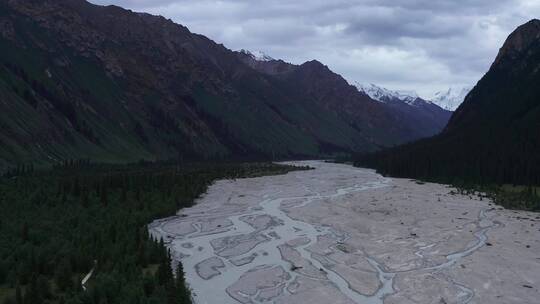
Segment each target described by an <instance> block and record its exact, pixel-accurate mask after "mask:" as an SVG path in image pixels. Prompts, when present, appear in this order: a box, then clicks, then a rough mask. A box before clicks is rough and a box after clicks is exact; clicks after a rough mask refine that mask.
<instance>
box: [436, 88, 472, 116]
mask: <svg viewBox="0 0 540 304" xmlns="http://www.w3.org/2000/svg"><path fill="white" fill-rule="evenodd" d="M471 90H472V87H464V88H461V89H456V88H449V89H448V90H447V91H439V92H437V93H435V94H434V95H433V97H432V98H431V101H433V103H435V104H437V105H439V106H440V107H441V108H443V109H445V110H448V111H455V110H456V109H457V107H459V105H460V104H461V103H462V102H463V100H464V99H465V97H467V94H469V92H470V91H471Z"/></svg>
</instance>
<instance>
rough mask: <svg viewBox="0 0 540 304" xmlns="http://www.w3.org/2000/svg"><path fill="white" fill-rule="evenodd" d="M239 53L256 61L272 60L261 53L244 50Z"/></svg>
mask: <svg viewBox="0 0 540 304" xmlns="http://www.w3.org/2000/svg"><path fill="white" fill-rule="evenodd" d="M240 53H242V54H245V55H248V56H250V57H251V58H252V59H253V60H256V61H273V60H275V59H274V58H272V57H270V56H268V55H267V54H266V53H264V52H261V51H248V50H245V49H241V50H240Z"/></svg>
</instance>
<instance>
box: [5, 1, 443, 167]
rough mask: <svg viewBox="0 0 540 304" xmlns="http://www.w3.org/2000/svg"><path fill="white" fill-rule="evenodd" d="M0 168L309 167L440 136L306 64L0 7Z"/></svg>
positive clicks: (113, 10) (173, 32) (109, 18)
mask: <svg viewBox="0 0 540 304" xmlns="http://www.w3.org/2000/svg"><path fill="white" fill-rule="evenodd" d="M0 6H1V8H2V12H1V13H0V34H1V35H0V51H2V53H3V54H4V58H3V64H2V65H1V66H0V95H1V96H3V98H4V100H9V101H10V102H9V103H0V108H1V110H2V111H0V112H1V113H2V114H0V122H2V124H3V128H2V130H1V131H0V142H1V143H2V145H1V146H0V164H1V165H0V166H2V165H4V166H5V165H8V164H14V163H24V162H37V163H41V164H46V163H56V162H60V161H62V160H63V159H76V158H91V159H94V160H98V161H107V162H126V161H136V160H139V159H150V160H153V159H169V158H177V157H182V158H202V159H205V158H243V159H245V158H253V157H254V158H270V157H274V156H275V157H281V158H291V157H303V158H304V157H321V156H325V155H327V156H328V155H333V154H335V153H351V152H358V151H374V150H377V149H380V148H381V147H384V146H392V145H395V144H398V143H403V142H408V141H412V140H414V139H418V138H420V137H424V136H429V135H431V134H433V133H436V132H439V131H440V130H441V127H440V126H438V125H434V124H431V123H429V124H427V125H423V126H418V125H417V123H416V121H415V120H416V118H415V117H414V115H411V114H410V113H407V112H403V111H400V110H397V109H395V108H391V107H387V106H384V105H381V104H380V103H378V102H375V101H373V100H372V99H371V98H369V97H368V96H366V95H363V94H361V93H359V92H358V91H357V90H356V89H355V88H354V87H353V86H351V85H349V84H348V83H347V82H346V81H345V80H344V79H343V78H342V77H341V76H339V75H338V74H335V73H334V72H332V71H331V70H330V69H329V68H328V67H326V66H325V65H323V64H322V63H320V62H318V61H309V62H306V63H304V64H301V65H292V64H289V63H286V62H284V61H283V60H270V59H269V58H267V59H268V60H267V61H257V60H254V58H251V57H250V56H249V55H247V54H242V53H241V52H234V51H231V50H229V49H227V48H225V47H224V46H223V45H221V44H218V43H215V42H214V41H212V40H211V39H208V38H207V37H205V36H203V35H199V34H194V33H191V32H190V31H189V29H187V28H186V27H185V26H182V25H178V24H176V23H174V22H172V21H171V20H169V19H166V18H163V17H161V16H153V15H150V14H146V13H134V12H132V11H129V10H125V9H123V8H120V7H117V6H98V5H93V4H90V3H88V2H86V1H83V0H77V1H67V0H62V1H50V0H46V1H13V0H12V1H7V2H3V3H0Z"/></svg>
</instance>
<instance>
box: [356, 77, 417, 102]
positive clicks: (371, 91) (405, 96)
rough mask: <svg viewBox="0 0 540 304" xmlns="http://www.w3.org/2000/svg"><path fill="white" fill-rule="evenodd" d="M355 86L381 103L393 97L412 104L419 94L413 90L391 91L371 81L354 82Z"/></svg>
mask: <svg viewBox="0 0 540 304" xmlns="http://www.w3.org/2000/svg"><path fill="white" fill-rule="evenodd" d="M355 86H356V88H357V89H358V91H360V92H362V93H364V94H366V95H368V96H369V97H371V99H374V100H377V101H379V102H383V103H386V102H388V101H391V100H393V99H398V100H400V101H403V102H405V103H407V104H409V105H413V104H414V102H415V101H416V100H417V99H418V98H420V96H418V94H417V93H416V92H415V91H405V90H400V91H393V90H389V89H387V88H383V87H379V86H377V85H375V84H372V83H370V84H367V85H366V84H361V83H358V82H356V83H355ZM426 102H427V101H426Z"/></svg>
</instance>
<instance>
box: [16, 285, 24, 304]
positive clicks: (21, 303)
mask: <svg viewBox="0 0 540 304" xmlns="http://www.w3.org/2000/svg"><path fill="white" fill-rule="evenodd" d="M15 303H17V304H24V298H23V294H22V291H21V286H20V285H19V284H18V283H17V286H16V287H15Z"/></svg>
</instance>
